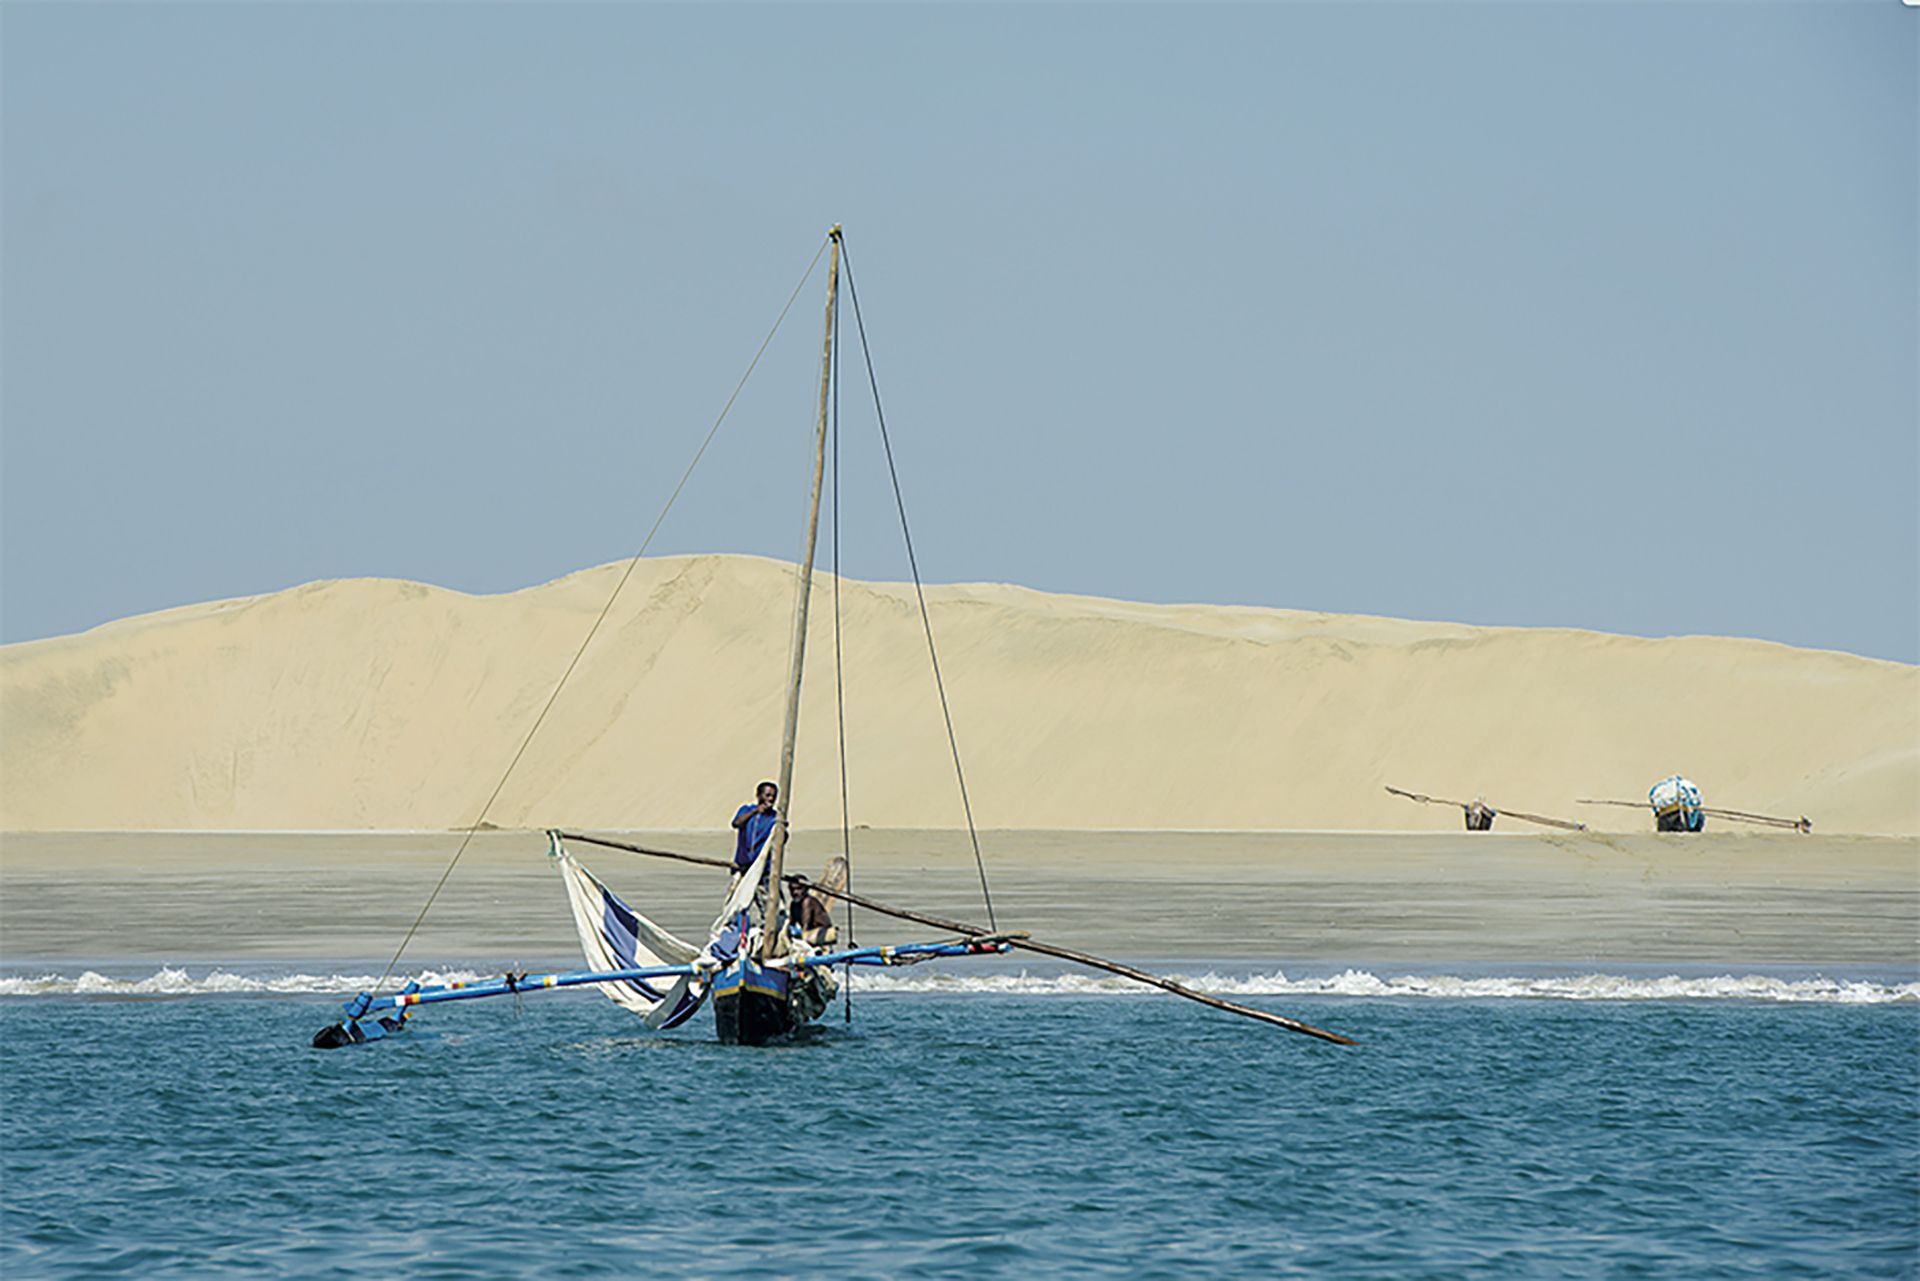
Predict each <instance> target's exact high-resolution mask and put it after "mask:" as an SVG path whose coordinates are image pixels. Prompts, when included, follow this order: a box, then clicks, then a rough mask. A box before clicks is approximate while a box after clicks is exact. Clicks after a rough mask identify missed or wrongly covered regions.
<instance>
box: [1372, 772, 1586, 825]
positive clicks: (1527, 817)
mask: <svg viewBox="0 0 1920 1281" xmlns="http://www.w3.org/2000/svg"><path fill="white" fill-rule="evenodd" d="M1384 786H1385V787H1386V789H1387V790H1388V791H1389V792H1392V793H1393V794H1394V795H1395V796H1404V797H1406V798H1407V799H1408V800H1410V801H1418V802H1420V804H1422V805H1458V806H1459V807H1460V808H1461V809H1466V808H1468V806H1467V803H1466V802H1465V801H1450V800H1448V799H1447V798H1446V797H1444V796H1428V795H1426V794H1425V793H1424V792H1408V791H1404V790H1402V789H1401V788H1398V787H1394V786H1393V785H1392V784H1385V785H1384ZM1487 808H1488V809H1490V810H1492V811H1493V812H1494V813H1495V814H1496V815H1500V816H1502V817H1505V818H1517V819H1520V820H1521V821H1523V822H1527V823H1538V824H1539V825H1540V826H1542V827H1558V828H1562V829H1564V830H1566V831H1569V832H1584V831H1586V830H1587V825H1586V824H1585V823H1576V822H1573V821H1572V820H1570V819H1564V818H1548V817H1547V816H1546V815H1544V814H1527V813H1524V812H1522V811H1520V810H1509V809H1501V808H1500V807H1499V806H1498V805H1489V806H1487Z"/></svg>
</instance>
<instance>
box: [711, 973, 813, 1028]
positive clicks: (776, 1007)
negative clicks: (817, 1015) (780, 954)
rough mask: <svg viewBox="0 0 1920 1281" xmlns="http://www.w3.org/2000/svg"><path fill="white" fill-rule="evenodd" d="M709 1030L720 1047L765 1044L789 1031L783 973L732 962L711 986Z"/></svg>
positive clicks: (791, 1024) (789, 1014) (790, 1015)
mask: <svg viewBox="0 0 1920 1281" xmlns="http://www.w3.org/2000/svg"><path fill="white" fill-rule="evenodd" d="M712 1000H713V1030H714V1034H715V1035H716V1036H718V1037H719V1038H720V1043H721V1044H722V1045H765V1044H766V1043H767V1042H768V1041H771V1040H773V1039H774V1038H775V1037H781V1036H785V1035H786V1034H787V1033H789V1032H791V1031H793V1027H794V1019H793V1012H792V1010H791V1008H790V1007H789V1005H788V1002H787V974H786V971H784V970H770V969H766V968H763V967H762V966H759V965H756V964H754V963H753V962H752V961H744V960H743V961H735V962H734V963H733V964H732V965H730V966H728V967H727V969H726V970H725V971H723V972H722V973H721V975H720V977H719V978H718V979H717V980H716V981H715V982H714V985H713V997H712Z"/></svg>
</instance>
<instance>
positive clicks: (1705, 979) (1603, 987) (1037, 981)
mask: <svg viewBox="0 0 1920 1281" xmlns="http://www.w3.org/2000/svg"><path fill="white" fill-rule="evenodd" d="M410 977H413V978H416V979H418V980H419V981H420V982H421V983H423V984H429V985H431V984H440V983H448V982H473V981H475V980H478V979H483V978H487V977H491V976H490V975H488V974H483V973H479V972H476V971H469V970H424V971H421V972H418V973H416V974H413V975H411V976H410ZM1167 977H1169V978H1172V979H1174V980H1175V981H1176V982H1179V983H1182V984H1185V985H1186V986H1188V987H1192V988H1197V989H1199V990H1201V991H1204V992H1212V993H1215V994H1217V995H1219V996H1225V997H1259V996H1339V997H1398V998H1431V999H1442V1000H1469V1001H1473V1000H1479V1001H1494V1000H1516V999H1518V1000H1536V1001H1537V1000H1550V1001H1771V1002H1781V1003H1811V1004H1826V1005H1885V1004H1892V1003H1920V982H1879V981H1873V980H1867V979H1846V978H1828V977H1825V976H1821V975H1813V976H1809V977H1799V978H1782V977H1778V976H1773V975H1765V974H1746V975H1734V974H1722V975H1717V976H1707V975H1697V976H1691V977H1689V976H1682V975H1679V974H1667V975H1660V976H1649V975H1637V976H1626V975H1617V974H1598V973H1595V974H1579V975H1564V974H1563V975H1551V976H1542V975H1479V976H1460V975H1450V974H1402V975H1392V974H1387V975H1381V974H1375V973H1373V972H1371V971H1368V970H1357V969H1349V970H1343V971H1341V972H1340V973H1338V974H1329V975H1319V976H1312V977H1299V978H1290V977H1288V976H1287V974H1286V973H1284V972H1283V971H1280V970H1273V971H1271V972H1267V973H1253V974H1220V973H1216V972H1207V973H1202V974H1177V973H1175V974H1169V975H1168V976H1167ZM374 982H375V976H374V975H372V974H306V973H293V974H279V975H264V976H263V975H246V974H236V973H231V972H229V971H226V970H220V969H215V970H212V971H209V972H207V973H205V974H203V975H200V976H197V977H196V976H195V975H194V974H192V973H191V972H189V971H187V970H185V969H178V968H174V967H171V966H169V967H166V968H163V969H161V970H159V971H158V972H156V973H154V974H150V975H147V976H146V977H144V978H125V977H119V978H116V977H110V976H108V975H104V974H101V973H98V972H97V971H94V970H87V971H85V972H83V973H81V974H79V975H77V976H69V975H62V974H40V975H12V976H7V977H0V997H31V996H97V997H124V998H137V997H184V996H276V995H284V996H293V995H326V994H351V993H354V992H359V991H364V990H366V989H367V988H369V987H371V986H373V984H374ZM387 986H389V987H392V986H397V984H395V983H392V982H390V983H389V984H388V985H387ZM854 986H855V988H856V989H857V990H858V991H860V992H861V993H863V994H867V995H874V996H887V995H908V994H915V993H923V994H934V995H943V996H947V995H951V996H966V995H1001V996H1134V995H1149V994H1152V993H1153V991H1154V989H1152V988H1149V987H1144V986H1142V985H1140V984H1138V983H1134V982H1130V981H1128V980H1126V979H1122V978H1116V977H1109V976H1106V975H1091V974H1029V973H1024V972H1023V973H1017V974H977V973H976V974H954V973H952V972H933V971H928V972H925V973H919V972H914V971H911V970H909V971H907V972H904V973H876V972H874V971H872V970H859V971H856V972H855V974H854Z"/></svg>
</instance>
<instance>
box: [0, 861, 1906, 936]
mask: <svg viewBox="0 0 1920 1281" xmlns="http://www.w3.org/2000/svg"><path fill="white" fill-rule="evenodd" d="M627 836H628V837H629V838H630V839H634V840H636V841H638V842H640V843H644V844H649V845H654V846H658V847H661V848H668V849H679V850H685V851H689V852H705V853H710V854H717V853H721V852H723V847H722V842H721V841H720V840H718V839H717V838H716V836H715V834H714V833H713V832H711V831H708V832H650V833H633V834H627ZM459 839H460V838H459V836H458V835H457V834H455V833H448V832H415V833H386V834H285V833H282V834H249V833H194V834H166V833H119V834H101V833H39V834H21V833H13V834H8V835H7V836H5V837H4V839H0V963H4V964H5V965H7V966H9V967H14V968H16V969H17V968H19V967H22V966H26V967H29V968H31V966H32V965H34V964H40V963H45V964H49V965H55V966H59V967H63V968H72V967H73V966H74V965H75V964H92V963H126V964H135V963H139V964H146V963H154V964H171V965H184V966H195V967H201V966H208V965H214V964H222V963H226V964H233V963H247V962H261V963H264V962H301V961H312V962H315V963H327V964H342V965H345V964H353V963H362V964H364V963H372V964H374V965H376V966H378V965H380V964H384V963H385V961H386V959H387V957H389V956H390V955H391V954H392V951H393V949H394V948H395V947H396V946H397V945H398V942H399V940H400V938H401V937H402V936H403V935H404V934H405V932H406V929H407V927H408V926H409V925H410V924H411V923H412V921H413V919H414V917H415V915H416V914H417V913H418V912H419V910H420V908H421V906H422V905H423V904H424V903H425V902H426V899H427V895H428V894H429V893H430V892H431V890H432V888H433V886H434V883H435V882H436V881H437V880H438V879H439V877H440V875H441V873H442V872H443V871H444V870H445V869H446V866H447V863H448V860H449V859H451V858H452V856H453V854H454V851H455V850H456V849H457V848H458V846H459ZM839 843H840V841H839V834H838V833H837V832H836V833H822V832H806V831H803V832H799V833H797V834H796V837H795V841H794V847H793V849H794V858H795V863H796V865H797V866H798V867H800V868H801V869H803V870H806V869H813V868H817V867H818V866H819V865H820V863H821V862H822V861H823V860H824V857H825V855H826V853H827V852H829V851H831V850H834V849H837V848H838V846H839ZM982 844H983V849H984V854H985V857H986V860H987V866H988V871H989V876H990V883H991V886H992V889H993V895H994V903H995V909H996V912H997V915H998V917H999V921H1000V924H1001V925H1002V927H1003V928H1013V929H1025V930H1029V931H1031V932H1032V933H1033V934H1034V935H1035V936H1036V937H1044V938H1046V939H1048V940H1050V941H1053V942H1058V943H1062V944H1066V945H1068V946H1074V947H1080V948H1085V949H1089V950H1093V951H1096V952H1100V953H1103V954H1106V955H1111V956H1116V957H1128V958H1134V959H1138V960H1150V959H1156V958H1158V959H1185V958H1210V959H1234V958H1243V959H1266V960H1282V959H1293V960H1325V961H1356V962H1363V961H1377V962H1400V963H1415V962H1429V963H1434V962H1450V961H1453V962H1468V963H1470V962H1523V963H1542V964H1586V963H1594V964H1599V965H1604V964H1606V963H1620V964H1641V963H1660V962H1673V963H1686V964H1694V965H1698V964H1727V965H1746V966H1765V965H1804V966H1819V965H1869V966H1883V967H1888V968H1889V969H1893V970H1910V969H1913V968H1914V967H1916V966H1920V842H1916V841H1914V840H1911V839H1903V838H1871V837H1821V836H1813V837H1802V836H1798V835H1795V834H1792V833H1778V834H1776V833H1755V834H1737V833H1720V834H1715V833H1707V834H1705V835H1704V836H1703V837H1695V838H1684V839H1682V838H1672V837H1659V836H1654V835H1640V836H1610V835H1592V834H1584V835H1565V836H1562V835H1550V836H1523V835H1502V834H1498V833H1495V834H1492V835H1472V834H1468V833H1464V832H1461V833H1445V834H1438V833H1436V834H1427V833H1400V834H1394V833H1377V834H1375V833H1369V834H1358V833H1274V834H1262V833H1167V832H1152V833H1142V832H1127V833H1084V832H1009V831H993V832H985V833H982ZM544 850H545V841H544V838H543V837H542V836H541V835H540V834H539V833H534V832H500V833H486V834H482V835H480V836H478V837H476V838H475V840H474V841H473V843H472V845H471V847H470V848H469V849H468V851H467V852H466V854H465V855H464V856H463V857H462V859H461V861H460V863H459V866H458V868H457V869H456V871H455V873H454V875H453V876H452V877H451V878H450V880H449V881H448V883H447V886H446V889H445V890H444V891H443V892H442V894H441V896H440V898H439V900H438V901H437V902H436V904H435V906H434V908H433V911H432V913H431V914H430V915H429V916H428V918H427V921H426V923H425V924H424V925H423V926H422V928H421V930H420V932H419V934H418V935H417V936H416V937H415V939H414V941H413V943H412V944H411V945H410V947H409V948H408V952H407V960H408V964H409V965H410V966H424V965H437V964H455V963H458V964H468V965H474V966H480V967H484V968H487V969H498V968H500V967H504V966H513V967H518V968H531V967H535V966H545V965H549V964H553V965H567V964H571V963H572V962H573V960H574V959H576V958H577V945H576V942H575V939H574V936H573V927H572V923H571V921H570V919H569V917H568V915H567V911H566V906H565V899H564V896H563V893H562V891H561V888H560V884H559V882H558V880H557V878H556V877H555V876H554V874H553V872H552V871H551V869H550V867H549V865H548V861H547V859H546V857H545V853H544ZM576 850H577V854H578V856H579V857H580V858H581V859H582V860H583V861H585V862H586V863H587V864H588V865H589V866H591V867H593V868H594V869H595V870H596V872H598V873H599V874H601V875H602V876H603V877H604V879H606V880H607V881H608V882H609V883H610V884H612V885H613V886H614V887H615V888H616V889H617V890H619V891H620V892H621V893H622V894H624V895H626V896H628V897H629V898H630V900H631V901H632V902H633V903H634V904H635V905H636V906H639V907H641V908H642V910H645V911H647V912H649V913H650V914H652V915H654V916H656V917H657V919H659V920H660V922H661V923H662V924H664V925H667V926H668V927H669V928H672V929H677V930H680V931H682V932H684V933H687V934H689V935H693V934H697V933H698V932H699V931H700V930H702V929H703V928H704V926H705V923H706V921H707V920H708V919H710V916H711V913H712V910H713V904H714V899H715V896H716V894H717V892H718V880H717V878H718V877H719V876H720V875H721V874H720V873H718V872H714V871H708V870H706V869H703V868H698V867H691V866H687V865H682V864H675V863H671V862H663V861H658V860H650V859H641V858H637V857H635V856H632V855H626V854H620V853H617V852H613V851H608V850H604V849H594V848H592V847H590V846H578V847H576ZM854 857H855V865H854V866H855V872H854V875H855V878H856V888H858V889H859V890H860V891H861V892H862V893H864V894H867V895H869V896H871V897H873V898H875V899H878V900H880V901H883V902H890V903H897V904H899V905H902V906H910V907H913V908H916V909H918V910H921V911H926V912H932V913H936V914H940V915H946V916H951V917H953V918H956V919H960V920H965V921H984V919H985V912H984V909H983V908H982V906H981V897H980V886H979V880H978V874H977V872H976V870H975V867H974V863H973V856H972V853H971V850H970V848H969V846H968V842H967V838H966V834H965V833H964V832H954V831H901V830H886V831H865V832H857V833H855V841H854ZM856 924H857V928H858V933H859V936H860V939H861V941H863V942H868V943H883V942H894V941H901V940H904V939H907V938H914V937H925V936H926V934H927V931H926V930H925V929H924V928H922V927H919V926H912V925H902V924H897V923H892V922H886V921H881V920H876V919H875V918H873V917H872V916H871V915H868V914H864V913H863V914H861V915H860V916H859V917H858V918H857V920H856Z"/></svg>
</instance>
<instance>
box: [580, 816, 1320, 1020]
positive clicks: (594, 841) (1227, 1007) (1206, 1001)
mask: <svg viewBox="0 0 1920 1281" xmlns="http://www.w3.org/2000/svg"><path fill="white" fill-rule="evenodd" d="M559 835H560V837H561V839H563V840H568V841H579V842H581V843H582V844H584V845H599V846H604V847H605V848H607V849H611V850H624V851H626V852H627V853H629V854H644V855H646V856H647V857H649V858H667V859H674V860H676V861H678V862H681V863H695V864H699V865H701V866H704V867H718V868H731V867H732V866H733V864H732V863H730V862H728V861H727V860H726V859H720V858H708V857H705V856H704V855H700V854H682V853H680V852H678V851H677V850H656V849H649V848H648V847H646V846H644V845H633V844H629V843H628V842H626V841H615V840H609V839H607V838H606V837H604V836H588V835H586V834H585V833H583V832H561V833H560V834H559ZM786 879H787V880H789V881H795V880H802V879H804V878H802V877H799V876H794V875H789V876H787V878H786ZM813 889H814V892H815V893H818V894H827V895H831V896H832V897H834V898H837V899H840V900H842V901H843V902H847V903H852V904H853V905H854V906H856V907H864V908H866V909H867V910H868V911H870V912H878V913H880V915H882V916H892V917H897V918H898V919H900V920H903V921H913V922H915V923H916V924H919V925H930V926H932V927H933V928H934V929H936V930H951V931H953V932H954V933H955V934H962V935H966V936H968V937H971V938H996V939H1003V940H1005V941H1006V942H1007V943H1008V944H1010V945H1011V946H1013V947H1016V948H1019V949H1021V950H1022V951H1026V952H1037V953H1039V954H1040V955H1042V956H1055V957H1059V958H1060V959H1061V960H1063V961H1072V962H1074V963H1075V964H1077V965H1084V966H1086V967H1088V968H1089V969H1095V970H1105V971H1106V972H1107V973H1109V974H1117V975H1119V976H1120V977H1121V978H1125V979H1132V980H1133V981H1134V982H1136V983H1145V984H1147V985H1148V986H1150V987H1157V988H1159V989H1160V990H1161V991H1163V992H1171V993H1172V994H1173V995H1175V996H1179V997H1184V998H1186V999H1187V1000H1189V1001H1198V1002H1199V1003H1200V1004H1202V1005H1206V1006H1211V1007H1212V1008H1213V1009H1216V1010H1224V1011H1226V1012H1227V1013H1228V1014H1238V1015H1240V1016H1241V1017H1243V1018H1249V1019H1257V1020H1259V1021H1260V1022H1262V1023H1268V1024H1271V1025H1272V1026H1274V1027H1278V1028H1285V1029H1286V1030H1287V1031H1289V1032H1298V1033H1300V1034H1301V1035H1303V1036H1312V1037H1318V1038H1319V1039H1320V1040H1322V1041H1331V1042H1332V1043H1333V1044H1335V1045H1355V1044H1358V1043H1357V1042H1356V1041H1354V1040H1353V1039H1352V1038H1351V1037H1345V1036H1342V1035H1340V1034H1339V1033H1338V1032H1329V1031H1327V1030H1326V1029H1325V1028H1318V1027H1315V1026H1313V1025H1312V1024H1311V1023H1302V1022H1300V1021H1299V1020H1298V1019H1290V1018H1287V1017H1285V1016H1284V1015H1280V1014H1273V1013H1269V1012H1268V1011H1266V1010H1256V1009H1254V1008H1253V1007H1251V1006H1247V1005H1238V1004H1235V1003H1234V1002H1232V1001H1226V1000H1222V999H1221V998H1220V997H1217V996H1212V995H1209V994H1208V993H1206V992H1197V991H1195V990H1194V989H1193V988H1190V987H1188V986H1186V985H1185V984H1183V983H1176V982H1174V981H1173V980H1172V979H1170V978H1164V977H1162V976H1161V975H1158V974H1152V973H1149V972H1148V971H1146V970H1139V969H1135V968H1134V967H1133V966H1131V965H1122V964H1121V963H1120V962H1118V961H1109V960H1107V959H1106V958H1105V957H1101V956H1095V955H1093V954H1092V953H1090V952H1078V951H1075V950H1074V949H1072V948H1069V947H1060V946H1059V945H1057V944H1054V943H1042V942H1041V941H1039V940H1038V939H1034V938H1029V937H1026V936H1025V935H1018V934H1001V933H996V932H994V931H991V930H989V929H987V928H986V927H985V926H981V925H969V924H967V923H966V922H965V921H949V920H947V919H945V918H944V917H939V916H929V915H927V914H926V913H924V912H910V911H908V910H907V909H905V908H901V907H892V906H889V905H888V904H885V903H878V902H875V901H874V900H873V899H870V898H867V897H866V896H865V895H861V894H855V893H853V892H852V891H851V890H846V889H839V890H829V889H827V888H826V887H825V886H820V885H816V886H814V887H813Z"/></svg>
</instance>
